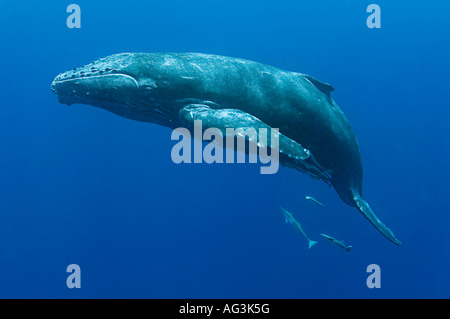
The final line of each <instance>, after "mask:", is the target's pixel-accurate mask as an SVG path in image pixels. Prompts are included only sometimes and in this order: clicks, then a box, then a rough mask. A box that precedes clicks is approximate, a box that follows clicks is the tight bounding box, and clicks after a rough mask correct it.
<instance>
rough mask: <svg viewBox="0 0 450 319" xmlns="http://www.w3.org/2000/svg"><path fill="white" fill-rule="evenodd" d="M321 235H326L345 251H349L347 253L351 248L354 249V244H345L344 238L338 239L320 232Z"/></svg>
mask: <svg viewBox="0 0 450 319" xmlns="http://www.w3.org/2000/svg"><path fill="white" fill-rule="evenodd" d="M320 235H321V236H323V237H325V238H326V239H328V240H329V241H331V242H332V243H334V244H336V245H338V246H339V247H342V248H344V249H345V252H347V253H348V252H349V251H350V249H352V246H345V244H344V242H343V241H342V240H337V239H336V238H333V237H331V236H328V235H325V234H320Z"/></svg>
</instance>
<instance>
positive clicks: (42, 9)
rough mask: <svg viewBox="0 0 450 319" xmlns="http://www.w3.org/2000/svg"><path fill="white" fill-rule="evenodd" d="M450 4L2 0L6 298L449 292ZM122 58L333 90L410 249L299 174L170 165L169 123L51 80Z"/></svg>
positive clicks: (1, 256) (378, 195)
mask: <svg viewBox="0 0 450 319" xmlns="http://www.w3.org/2000/svg"><path fill="white" fill-rule="evenodd" d="M71 3H76V4H78V5H79V6H80V8H81V28H80V29H69V28H68V27H67V25H66V19H67V17H68V16H69V14H70V13H67V12H66V9H67V6H68V5H69V4H71ZM371 3H376V4H378V5H379V6H380V8H381V28H379V29H370V28H368V27H367V25H366V19H367V17H368V16H369V15H370V13H367V12H366V8H367V6H368V5H369V4H371ZM449 16H450V3H449V2H448V1H426V2H425V1H405V0H398V1H386V0H374V1H373V2H371V1H362V0H340V1H336V0H317V1H284V0H279V1H269V0H252V1H250V0H228V1H211V0H209V1H206V0H190V1H182V0H174V1H163V0H151V1H137V0H128V1H87V0H77V1H76V2H69V1H61V0H58V1H56V0H55V1H32V0H29V1H24V0H14V1H12V0H11V1H8V0H0V43H1V53H0V54H1V59H0V70H1V72H0V101H1V102H0V103H1V104H0V298H449V297H450V289H449V286H450V272H449V269H450V256H449V252H450V230H449V226H450V217H449V206H450V205H449V194H448V190H449V186H448V181H449V177H450V175H449V173H450V168H449V155H450V149H449V145H450V144H449V141H448V138H449V137H450V125H449V121H450V109H449V97H450V96H449V95H450V94H449V91H450V81H449V71H450V59H449V57H450V45H449V31H450V22H449ZM121 52H202V53H210V54H219V55H226V56H232V57H239V58H245V59H250V60H254V61H258V62H262V63H265V64H269V65H273V66H276V67H278V68H281V69H285V70H290V71H296V72H301V73H306V74H309V75H312V76H314V77H315V78H317V79H319V80H321V81H324V82H327V83H330V84H331V85H333V86H334V87H335V89H336V90H335V91H334V92H332V97H333V99H334V100H335V101H336V103H337V104H338V105H339V106H340V107H341V108H342V110H343V111H344V113H345V115H346V116H347V118H348V120H349V122H350V123H351V125H352V127H353V129H354V131H355V134H356V136H357V138H358V142H359V146H360V150H361V156H362V162H363V166H364V180H363V194H364V199H365V200H367V201H368V203H369V204H370V205H371V207H372V209H373V210H374V212H375V213H376V214H377V216H378V217H379V218H380V219H381V220H382V221H383V222H384V223H385V224H386V225H387V226H388V227H390V228H391V229H392V231H393V232H394V234H395V235H396V237H397V238H398V239H399V240H401V241H402V243H403V246H400V247H399V246H396V245H394V244H392V243H391V242H389V241H388V240H387V239H385V238H384V237H383V236H382V235H381V234H380V233H379V232H378V231H377V230H376V229H375V228H374V227H373V226H372V225H371V224H370V223H369V222H368V221H367V220H366V219H365V218H364V217H363V216H362V215H361V214H360V213H359V212H358V211H357V210H356V209H354V208H352V207H349V206H347V205H346V204H344V203H343V202H342V201H341V200H340V199H339V197H338V195H337V194H336V192H335V191H334V189H333V188H329V187H328V186H327V185H326V184H325V183H323V182H318V181H315V180H314V179H312V178H310V177H309V176H307V175H305V174H301V173H299V172H298V171H295V170H292V169H288V168H284V167H280V169H279V171H278V173H276V174H274V175H261V174H260V173H259V169H260V165H256V164H213V165H208V164H179V165H177V164H174V163H173V162H172V160H171V157H170V153H171V149H172V147H173V145H174V144H175V142H174V141H171V139H170V135H171V130H170V129H168V128H165V127H160V126H157V125H154V124H149V123H142V122H137V121H132V120H128V119H125V118H122V117H119V116H117V115H114V114H111V113H109V112H106V111H104V110H101V109H98V108H94V107H91V106H86V105H72V106H70V107H68V106H66V105H62V104H59V103H58V100H57V98H56V96H55V95H54V94H53V93H52V92H51V90H50V85H51V82H52V80H53V79H54V77H55V76H56V75H58V74H59V73H61V72H64V71H66V70H71V69H72V68H74V67H78V66H81V65H83V64H88V63H90V62H92V61H94V60H97V59H98V58H101V57H105V56H107V55H110V54H114V53H121ZM305 196H313V197H314V198H316V199H318V200H319V201H321V202H323V203H325V204H326V207H325V208H324V207H321V206H319V205H316V204H314V203H312V202H311V201H308V200H306V199H305ZM280 206H281V207H283V208H285V209H286V210H288V211H289V212H291V213H293V214H294V216H295V218H296V219H297V220H298V221H299V222H300V223H301V224H302V226H303V228H304V230H305V232H306V233H307V234H308V236H309V237H310V238H311V239H314V240H317V241H319V244H318V245H316V246H314V247H312V248H311V249H308V245H307V241H306V239H305V238H304V237H303V236H302V234H301V233H300V232H298V231H296V230H295V229H294V227H292V226H291V225H289V224H286V223H285V221H284V218H283V214H282V212H281V210H280ZM320 233H326V234H329V235H332V236H334V237H336V238H338V239H342V240H344V242H345V243H346V244H349V245H352V246H353V248H352V250H351V251H350V252H349V253H346V252H345V251H344V250H343V249H341V248H339V247H337V246H334V245H332V244H331V243H329V242H328V241H326V240H325V239H324V238H323V237H321V236H319V234H320ZM69 264H77V265H79V266H80V268H81V288H79V289H76V288H74V289H69V288H68V287H67V286H66V279H67V277H68V276H69V273H67V272H66V268H67V266H68V265H69ZM370 264H377V265H379V266H380V270H381V277H380V278H381V288H372V289H369V288H368V287H367V285H366V280H367V278H368V276H369V275H370V273H368V272H367V271H366V269H367V266H368V265H370Z"/></svg>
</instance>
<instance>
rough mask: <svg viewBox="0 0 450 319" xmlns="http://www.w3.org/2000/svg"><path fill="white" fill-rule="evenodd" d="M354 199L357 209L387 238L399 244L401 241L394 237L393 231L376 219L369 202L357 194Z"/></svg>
mask: <svg viewBox="0 0 450 319" xmlns="http://www.w3.org/2000/svg"><path fill="white" fill-rule="evenodd" d="M353 199H354V201H355V204H356V207H357V208H358V210H359V211H360V212H361V213H362V214H363V215H364V216H365V217H366V218H367V219H368V220H369V221H370V222H371V223H372V225H374V226H375V228H376V229H378V230H379V231H380V232H381V233H382V234H383V235H384V236H385V237H386V238H387V239H389V240H390V241H391V242H393V243H394V244H396V245H399V246H401V245H402V243H401V242H400V241H399V240H398V239H397V238H395V236H394V233H393V232H392V231H391V230H390V229H389V227H387V226H386V225H385V224H383V223H382V222H381V220H379V219H378V217H377V216H376V215H375V214H374V212H373V211H372V209H371V208H370V206H369V204H368V203H367V202H366V201H365V200H363V199H362V198H361V197H360V196H359V195H355V196H354V198H353Z"/></svg>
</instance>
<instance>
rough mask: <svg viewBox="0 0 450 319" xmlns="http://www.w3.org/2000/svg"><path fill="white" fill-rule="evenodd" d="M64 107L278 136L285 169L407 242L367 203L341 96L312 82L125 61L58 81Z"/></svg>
mask: <svg viewBox="0 0 450 319" xmlns="http://www.w3.org/2000/svg"><path fill="white" fill-rule="evenodd" d="M51 89H52V90H53V92H54V93H56V94H57V96H58V99H59V101H60V102H61V103H63V104H68V105H71V104H74V103H79V104H88V105H92V106H95V107H100V108H103V109H105V110H108V111H110V112H113V113H115V114H118V115H120V116H123V117H126V118H129V119H133V120H138V121H144V122H150V123H156V124H159V125H163V126H166V127H169V128H172V129H174V128H177V127H186V128H192V125H193V123H194V121H195V120H202V124H203V127H204V128H205V129H206V128H208V127H215V128H219V129H221V130H225V128H227V127H231V128H233V127H234V128H238V127H254V128H255V129H257V128H261V127H266V128H278V129H279V133H280V140H279V152H280V163H281V164H282V165H284V166H286V167H290V168H293V169H296V170H298V171H301V172H303V173H306V174H308V175H310V176H312V177H314V178H316V179H320V180H323V181H324V182H326V183H328V184H330V185H332V186H333V187H334V189H335V190H336V192H337V193H338V195H339V197H340V198H341V199H342V200H343V201H344V202H345V203H346V204H348V205H350V206H352V207H355V208H356V209H358V210H359V211H360V212H361V213H362V214H363V215H364V216H365V217H366V218H367V219H368V220H369V221H370V222H371V223H372V224H373V225H374V226H375V227H376V229H378V230H379V231H380V232H381V233H382V234H383V235H384V236H385V237H386V238H388V239H389V240H390V241H391V242H393V243H394V244H397V245H401V242H400V241H399V240H398V239H397V238H396V237H395V236H394V234H393V233H392V231H391V230H390V229H389V228H388V227H387V226H386V225H384V224H383V223H382V222H381V221H380V219H379V218H378V217H377V216H376V215H375V214H374V213H373V211H372V209H371V208H370V206H369V204H368V203H367V202H366V201H364V200H363V198H362V174H363V169H362V163H361V155H360V151H359V146H358V142H357V140H356V137H355V134H354V132H353V129H352V127H351V126H350V124H349V122H348V120H347V119H346V117H345V115H344V113H343V112H342V110H341V109H340V108H339V107H338V105H337V104H336V103H335V102H334V100H333V99H332V98H331V95H330V94H331V92H332V91H333V90H334V88H333V87H332V86H331V85H329V84H327V83H323V82H321V81H319V80H317V79H315V78H313V77H312V76H309V75H306V74H302V73H297V72H290V71H285V70H281V69H278V68H276V67H273V66H269V65H265V64H262V63H258V62H253V61H249V60H245V59H239V58H231V57H225V56H218V55H209V54H201V53H121V54H115V55H110V56H108V57H105V58H102V59H99V60H97V61H95V62H92V63H90V64H88V65H85V66H82V67H79V68H75V69H73V70H72V71H68V72H65V73H62V74H59V75H58V76H57V77H56V78H55V79H54V81H53V83H52V85H51Z"/></svg>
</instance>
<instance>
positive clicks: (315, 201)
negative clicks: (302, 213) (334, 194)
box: [305, 196, 326, 207]
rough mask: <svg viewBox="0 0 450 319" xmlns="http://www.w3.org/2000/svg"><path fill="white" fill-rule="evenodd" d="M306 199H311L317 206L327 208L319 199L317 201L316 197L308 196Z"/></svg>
mask: <svg viewBox="0 0 450 319" xmlns="http://www.w3.org/2000/svg"><path fill="white" fill-rule="evenodd" d="M305 198H306V199H309V200H310V201H313V202H314V203H316V204H317V205H320V206H322V207H325V206H326V205H324V204H322V203H321V202H319V201H318V200H317V199H315V198H314V197H311V196H306V197H305Z"/></svg>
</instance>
